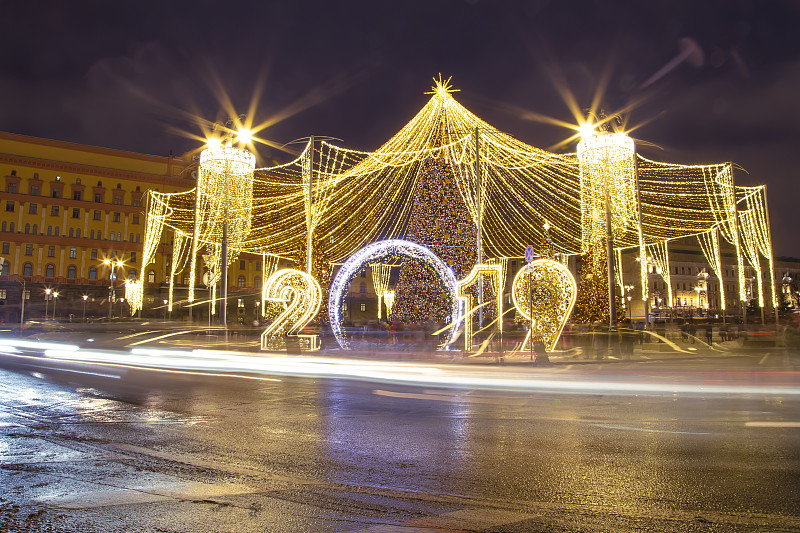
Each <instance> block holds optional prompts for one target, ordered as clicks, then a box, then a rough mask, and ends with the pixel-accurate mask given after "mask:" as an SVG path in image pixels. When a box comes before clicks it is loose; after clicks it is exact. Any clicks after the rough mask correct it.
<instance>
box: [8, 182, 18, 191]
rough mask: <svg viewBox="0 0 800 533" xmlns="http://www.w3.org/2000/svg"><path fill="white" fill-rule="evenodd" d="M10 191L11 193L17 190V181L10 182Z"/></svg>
mask: <svg viewBox="0 0 800 533" xmlns="http://www.w3.org/2000/svg"><path fill="white" fill-rule="evenodd" d="M8 192H10V193H15V192H17V184H16V183H9V184H8Z"/></svg>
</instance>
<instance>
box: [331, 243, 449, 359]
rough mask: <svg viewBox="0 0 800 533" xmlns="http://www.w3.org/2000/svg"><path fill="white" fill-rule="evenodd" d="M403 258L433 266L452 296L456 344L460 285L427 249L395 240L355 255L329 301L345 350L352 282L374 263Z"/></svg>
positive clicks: (336, 332) (339, 275) (338, 278)
mask: <svg viewBox="0 0 800 533" xmlns="http://www.w3.org/2000/svg"><path fill="white" fill-rule="evenodd" d="M396 255H401V256H404V257H408V258H410V259H416V260H418V261H422V262H423V263H425V264H426V265H428V266H430V267H431V268H432V269H433V271H434V272H435V273H436V275H437V276H438V278H439V279H440V280H441V282H442V283H443V284H444V286H445V288H446V289H447V291H448V292H449V293H450V301H451V302H452V303H451V313H450V324H451V326H450V335H449V338H448V341H447V344H450V343H451V342H453V341H454V340H455V336H456V333H457V330H458V324H459V323H460V322H461V306H460V305H459V300H458V281H457V280H456V275H455V274H454V273H453V271H452V269H450V267H448V266H447V265H446V264H445V263H444V262H443V261H442V260H441V259H439V258H438V257H436V255H435V254H434V253H433V252H431V251H430V250H429V249H428V248H426V247H424V246H422V245H419V244H416V243H413V242H409V241H403V240H399V239H392V240H387V241H379V242H376V243H372V244H370V245H369V246H366V247H364V248H362V249H361V250H359V251H358V252H356V253H355V254H353V255H352V256H351V257H350V259H348V260H347V261H346V262H345V263H344V264H343V265H342V268H340V269H339V272H338V273H337V274H336V278H334V280H333V283H332V284H331V292H330V296H329V297H328V316H329V317H330V320H331V329H332V330H333V334H334V335H335V336H336V341H337V342H338V343H339V346H341V347H342V348H343V349H345V350H346V349H349V343H348V342H347V339H346V338H345V336H344V335H343V334H342V303H343V300H344V295H345V294H346V293H347V289H348V288H349V287H350V281H351V280H352V279H353V278H354V277H355V275H356V274H358V272H359V271H360V270H361V268H363V267H364V265H366V264H368V263H375V262H378V261H380V260H381V259H385V258H386V257H389V256H396Z"/></svg>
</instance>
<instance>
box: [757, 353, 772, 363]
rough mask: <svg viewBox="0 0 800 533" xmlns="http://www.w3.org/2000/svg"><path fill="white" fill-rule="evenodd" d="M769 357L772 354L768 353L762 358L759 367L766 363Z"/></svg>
mask: <svg viewBox="0 0 800 533" xmlns="http://www.w3.org/2000/svg"><path fill="white" fill-rule="evenodd" d="M769 356H770V354H769V353H766V354H764V357H762V358H761V361H759V362H758V364H759V365H761V364H763V363H764V361H766V360H767V357H769Z"/></svg>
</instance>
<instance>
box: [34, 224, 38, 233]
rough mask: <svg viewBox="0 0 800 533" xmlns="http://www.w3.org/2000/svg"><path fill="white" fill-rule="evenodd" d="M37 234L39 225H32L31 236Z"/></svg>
mask: <svg viewBox="0 0 800 533" xmlns="http://www.w3.org/2000/svg"><path fill="white" fill-rule="evenodd" d="M37 233H39V225H38V224H34V225H33V234H34V235H36V234H37Z"/></svg>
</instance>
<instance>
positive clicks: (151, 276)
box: [147, 270, 188, 283]
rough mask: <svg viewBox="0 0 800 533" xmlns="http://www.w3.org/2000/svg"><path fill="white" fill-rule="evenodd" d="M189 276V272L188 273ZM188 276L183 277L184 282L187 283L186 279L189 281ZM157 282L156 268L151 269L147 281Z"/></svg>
mask: <svg viewBox="0 0 800 533" xmlns="http://www.w3.org/2000/svg"><path fill="white" fill-rule="evenodd" d="M187 276H188V274H187ZM187 276H184V279H183V282H184V283H186V281H187V280H186V277H187ZM155 282H156V271H155V270H150V271H149V272H148V273H147V283H155Z"/></svg>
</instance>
